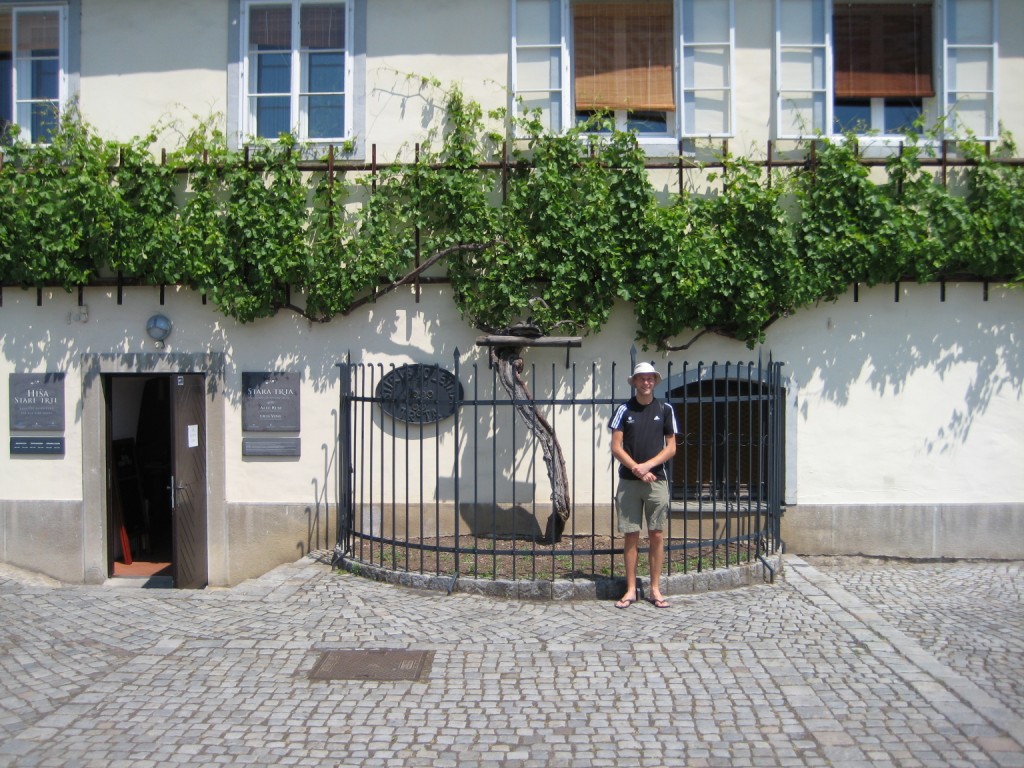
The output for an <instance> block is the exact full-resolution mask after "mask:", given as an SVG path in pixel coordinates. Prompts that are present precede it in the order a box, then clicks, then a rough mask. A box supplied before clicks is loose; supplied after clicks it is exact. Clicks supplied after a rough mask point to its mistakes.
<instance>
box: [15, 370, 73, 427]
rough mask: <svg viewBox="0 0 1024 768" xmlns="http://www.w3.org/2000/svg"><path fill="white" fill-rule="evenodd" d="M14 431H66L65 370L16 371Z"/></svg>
mask: <svg viewBox="0 0 1024 768" xmlns="http://www.w3.org/2000/svg"><path fill="white" fill-rule="evenodd" d="M10 407H11V431H12V432H15V431H26V430H28V431H46V432H63V431H64V374H63V373H12V374H11V377H10Z"/></svg>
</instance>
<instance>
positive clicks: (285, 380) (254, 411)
mask: <svg viewBox="0 0 1024 768" xmlns="http://www.w3.org/2000/svg"><path fill="white" fill-rule="evenodd" d="M300 383H301V377H300V376H299V374H297V373H289V372H280V373H243V374H242V429H243V430H245V431H247V432H298V431H299V385H300Z"/></svg>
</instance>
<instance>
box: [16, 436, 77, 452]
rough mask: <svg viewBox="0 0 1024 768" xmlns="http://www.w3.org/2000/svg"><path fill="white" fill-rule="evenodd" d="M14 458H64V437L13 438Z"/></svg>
mask: <svg viewBox="0 0 1024 768" xmlns="http://www.w3.org/2000/svg"><path fill="white" fill-rule="evenodd" d="M11 455H12V456H63V455H64V438H63V437H12V438H11Z"/></svg>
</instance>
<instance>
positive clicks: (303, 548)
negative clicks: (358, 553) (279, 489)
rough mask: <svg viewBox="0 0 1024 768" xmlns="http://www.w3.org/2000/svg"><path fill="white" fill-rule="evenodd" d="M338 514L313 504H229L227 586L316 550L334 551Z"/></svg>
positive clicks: (332, 507)
mask: <svg viewBox="0 0 1024 768" xmlns="http://www.w3.org/2000/svg"><path fill="white" fill-rule="evenodd" d="M337 542H338V521H337V511H336V510H335V509H334V506H333V505H331V510H330V512H328V511H327V510H326V509H324V508H320V509H317V508H315V507H314V506H313V505H310V504H228V505H227V542H226V555H225V557H226V558H227V563H226V568H225V569H224V572H225V573H226V574H227V580H226V581H227V583H226V584H217V585H213V586H234V585H235V584H239V583H241V582H243V581H245V580H246V579H252V578H256V577H257V576H262V575H263V574H265V573H266V572H267V571H269V570H271V569H272V568H276V567H277V566H279V565H284V564H285V563H294V562H295V561H296V560H298V559H299V558H302V557H305V556H306V555H308V554H309V553H310V552H312V551H314V550H322V549H334V547H335V545H336V544H337Z"/></svg>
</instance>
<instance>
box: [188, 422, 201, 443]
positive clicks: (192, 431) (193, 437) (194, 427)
mask: <svg viewBox="0 0 1024 768" xmlns="http://www.w3.org/2000/svg"><path fill="white" fill-rule="evenodd" d="M188 447H189V448H198V447H199V425H198V424H189V425H188Z"/></svg>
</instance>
